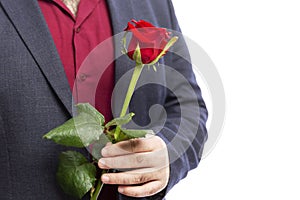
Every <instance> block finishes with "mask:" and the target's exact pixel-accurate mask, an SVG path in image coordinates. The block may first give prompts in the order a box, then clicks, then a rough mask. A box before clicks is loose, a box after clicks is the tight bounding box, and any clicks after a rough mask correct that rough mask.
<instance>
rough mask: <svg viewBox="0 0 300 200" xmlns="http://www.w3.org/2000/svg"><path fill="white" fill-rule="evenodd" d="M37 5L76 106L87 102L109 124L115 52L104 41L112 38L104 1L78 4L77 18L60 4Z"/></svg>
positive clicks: (109, 42) (55, 0)
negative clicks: (59, 59)
mask: <svg viewBox="0 0 300 200" xmlns="http://www.w3.org/2000/svg"><path fill="white" fill-rule="evenodd" d="M39 5H40V7H41V10H42V12H43V15H44V17H45V19H46V22H47V24H48V27H49V30H50V32H51V34H52V37H53V40H54V43H55V45H56V48H57V51H58V53H59V55H60V58H61V61H62V64H63V66H64V69H65V72H66V76H67V78H68V81H69V84H70V87H71V89H72V90H73V97H74V100H75V102H76V103H83V102H89V103H90V104H92V105H93V106H95V107H96V109H98V110H99V111H100V112H101V113H102V114H103V115H104V116H105V119H106V121H109V120H110V119H112V114H111V94H112V91H113V87H114V66H113V64H112V63H113V57H114V53H113V52H114V50H113V40H112V39H110V40H106V39H107V38H110V37H111V36H112V30H111V24H110V18H109V13H108V9H107V5H106V2H105V0H81V1H80V3H79V5H78V11H77V15H76V17H75V16H74V15H73V14H72V13H71V11H70V10H69V9H68V8H67V7H66V5H65V4H64V3H63V2H62V1H61V0H52V1H46V0H39ZM104 41H105V42H104ZM99 44H100V45H99ZM95 48H96V49H95ZM91 52H92V53H91ZM49 67H51V66H49Z"/></svg>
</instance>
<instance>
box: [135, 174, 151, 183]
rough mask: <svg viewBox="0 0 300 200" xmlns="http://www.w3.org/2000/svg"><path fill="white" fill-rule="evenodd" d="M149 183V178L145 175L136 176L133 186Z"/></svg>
mask: <svg viewBox="0 0 300 200" xmlns="http://www.w3.org/2000/svg"><path fill="white" fill-rule="evenodd" d="M147 181H148V178H147V177H146V176H144V175H136V176H134V178H133V184H139V183H145V182H147Z"/></svg>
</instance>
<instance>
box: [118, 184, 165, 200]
mask: <svg viewBox="0 0 300 200" xmlns="http://www.w3.org/2000/svg"><path fill="white" fill-rule="evenodd" d="M164 188H165V185H164V184H162V182H160V181H151V182H149V183H146V184H144V185H140V186H119V188H118V191H119V192H120V193H122V194H124V195H126V196H131V197H147V196H151V195H154V194H157V193H158V192H160V191H162V190H163V189H164Z"/></svg>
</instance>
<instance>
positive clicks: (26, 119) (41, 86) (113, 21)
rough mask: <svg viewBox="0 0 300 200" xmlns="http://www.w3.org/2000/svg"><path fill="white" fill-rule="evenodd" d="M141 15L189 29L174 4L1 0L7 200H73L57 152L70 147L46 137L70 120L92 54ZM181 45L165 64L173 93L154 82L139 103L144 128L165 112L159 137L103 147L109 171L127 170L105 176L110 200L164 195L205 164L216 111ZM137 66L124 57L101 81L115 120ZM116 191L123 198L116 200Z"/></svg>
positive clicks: (100, 104)
mask: <svg viewBox="0 0 300 200" xmlns="http://www.w3.org/2000/svg"><path fill="white" fill-rule="evenodd" d="M77 8H78V9H77ZM132 18H135V19H144V20H147V21H149V22H151V23H153V24H155V25H156V26H159V27H165V28H168V29H171V30H175V31H180V29H179V26H178V23H177V20H176V17H175V15H174V10H173V7H172V4H171V1H169V0H151V1H139V0H107V1H104V0H90V1H87V0H81V1H80V2H79V4H78V5H74V4H68V2H67V0H64V1H60V0H52V1H49V0H39V1H37V0H26V1H24V0H14V1H10V0H0V38H1V40H0V41H1V45H0V52H1V54H0V136H1V141H0V169H1V170H0V192H1V196H0V197H1V198H0V199H51V200H52V199H69V198H70V197H68V196H66V195H65V194H64V193H63V192H62V191H61V189H60V188H59V186H57V183H56V180H55V172H56V169H57V162H58V155H59V153H60V152H61V151H64V150H66V148H64V147H61V146H59V145H56V144H53V143H52V142H49V141H45V140H43V139H42V136H43V135H44V134H45V133H47V132H48V131H49V130H51V129H53V128H55V127H57V126H58V125H60V124H62V123H64V122H65V121H66V120H68V119H69V118H70V117H71V114H72V92H71V91H72V89H74V88H73V85H74V84H75V85H76V86H78V87H79V88H80V87H82V88H85V86H87V85H85V84H86V82H87V81H86V80H88V79H89V78H91V77H89V74H88V75H86V74H84V73H83V74H81V73H80V70H82V69H81V68H82V66H81V65H82V63H83V62H84V60H85V59H86V57H87V56H88V54H89V52H90V51H92V50H93V48H95V47H96V46H97V45H99V44H100V43H101V42H103V41H105V39H106V38H108V37H110V36H112V35H114V34H118V33H120V32H122V31H123V30H124V28H125V27H126V25H127V22H128V21H130V20H131V19H132ZM180 40H181V41H179V42H178V44H177V47H175V46H174V51H177V52H179V54H175V53H171V52H170V53H168V54H167V55H166V56H165V58H164V60H163V61H162V62H163V63H164V64H165V65H166V66H170V68H171V69H169V68H167V67H166V68H160V69H159V73H157V74H158V76H157V78H156V79H157V81H158V82H164V83H165V84H166V85H168V84H169V83H170V84H171V85H172V86H171V89H170V88H164V87H162V86H161V85H155V84H153V83H152V84H148V85H146V86H143V87H141V88H140V89H139V90H137V91H136V92H135V94H134V97H133V99H132V102H131V105H130V110H131V111H133V112H135V113H136V114H137V116H136V118H135V122H136V124H139V125H140V126H146V125H148V124H149V123H150V122H149V121H150V120H151V119H149V116H148V115H149V109H150V108H151V107H152V106H153V105H156V104H159V105H161V106H162V107H163V108H164V113H165V116H166V117H165V121H164V123H163V125H159V126H154V125H153V126H152V125H151V127H150V128H152V129H153V130H155V132H156V133H157V135H156V136H154V137H150V138H146V139H140V140H130V141H127V142H122V143H118V144H114V145H107V146H106V147H105V148H104V149H103V150H102V155H103V158H102V159H100V160H99V163H98V165H99V167H100V168H103V169H107V168H112V169H122V168H126V169H127V171H126V172H120V173H114V174H112V173H109V174H106V175H103V176H102V177H101V179H102V181H103V182H104V183H105V184H106V186H109V185H115V186H113V187H106V188H104V191H103V192H104V193H103V194H102V197H103V199H104V198H105V199H115V198H118V199H121V200H123V199H136V198H140V199H163V198H164V196H165V194H166V193H167V192H168V191H169V190H170V189H171V188H172V187H173V186H174V185H175V184H176V183H177V182H178V181H179V180H180V179H182V178H184V177H185V176H186V174H187V172H188V171H189V170H190V169H193V168H195V167H196V166H197V164H198V163H199V160H200V156H201V151H202V149H203V145H204V142H205V140H206V137H207V136H206V129H205V122H206V119H207V111H206V108H205V104H204V102H203V100H202V97H201V92H200V89H199V88H198V86H197V84H196V80H195V77H194V75H193V72H192V68H191V64H190V63H189V62H188V60H189V59H188V53H187V49H186V47H185V45H184V41H183V39H182V38H181V39H180ZM113 50H114V51H115V52H117V51H119V47H118V41H115V43H114V44H113V45H112V46H110V47H109V48H108V49H107V52H108V53H107V54H106V56H103V57H102V58H101V57H99V60H101V59H106V57H107V56H110V55H112V54H113V53H112V54H111V53H110V52H111V51H113ZM116 54H117V53H116ZM132 67H133V63H132V62H130V61H128V58H126V57H125V56H123V57H122V56H121V57H118V59H116V60H115V62H114V63H113V64H111V65H110V66H109V67H108V68H107V69H106V71H105V74H106V75H105V76H103V78H104V80H103V79H101V80H100V82H99V87H98V88H97V89H96V94H95V102H92V103H94V106H95V107H96V108H97V109H98V110H99V111H101V112H103V113H104V115H105V117H106V119H111V118H112V115H113V114H114V115H116V114H115V112H114V113H113V114H112V112H111V109H110V106H111V105H110V97H111V93H112V90H113V87H114V84H116V85H117V84H118V81H119V79H121V78H122V76H123V75H124V74H125V73H126V72H127V71H128V70H130V69H131V68H132ZM102 70H103V69H102ZM175 72H179V73H180V74H181V76H177V75H176V73H175ZM147 73H150V72H145V74H147ZM178 77H181V79H182V80H181V79H180V78H178ZM144 78H147V76H146V75H145V76H144ZM141 79H143V77H141ZM80 84H81V85H80ZM121 88H122V87H121ZM103 91H105V95H104V96H102V95H103V93H102V92H103ZM176 94H179V95H178V96H176ZM98 100H99V101H98ZM195 102H196V103H195ZM116 107H118V105H116ZM116 110H118V109H116ZM116 112H117V113H118V112H119V111H116ZM187 113H188V114H187ZM158 119H160V118H158ZM158 121H160V120H158ZM158 127H159V128H158ZM166 147H167V149H166ZM120 149H121V150H120ZM124 150H125V151H124ZM82 152H85V153H86V155H88V153H87V152H86V151H85V150H82ZM124 152H126V153H124ZM158 155H159V156H158ZM137 171H138V172H137ZM113 188H117V190H118V193H117V191H114V190H113ZM112 191H113V192H112ZM107 192H110V193H107ZM112 193H113V194H116V197H112V196H107V195H112ZM102 197H100V199H102ZM70 199H71V198H70Z"/></svg>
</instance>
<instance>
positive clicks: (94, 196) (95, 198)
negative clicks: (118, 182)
mask: <svg viewBox="0 0 300 200" xmlns="http://www.w3.org/2000/svg"><path fill="white" fill-rule="evenodd" d="M107 172H108V170H103V171H102V174H104V173H107ZM102 185H103V183H102V181H101V178H100V179H99V180H98V183H97V186H96V188H95V191H94V193H93V195H92V197H91V200H97V199H98V197H99V194H100V192H101V188H102Z"/></svg>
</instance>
